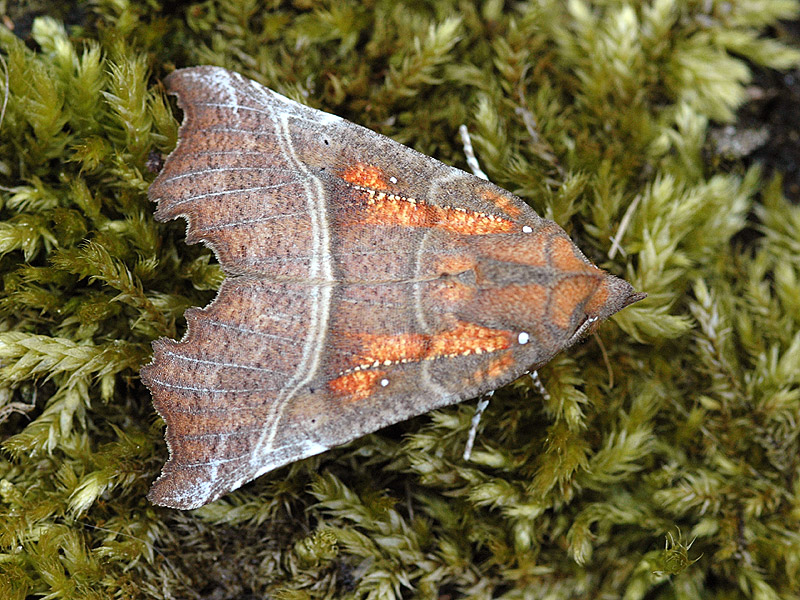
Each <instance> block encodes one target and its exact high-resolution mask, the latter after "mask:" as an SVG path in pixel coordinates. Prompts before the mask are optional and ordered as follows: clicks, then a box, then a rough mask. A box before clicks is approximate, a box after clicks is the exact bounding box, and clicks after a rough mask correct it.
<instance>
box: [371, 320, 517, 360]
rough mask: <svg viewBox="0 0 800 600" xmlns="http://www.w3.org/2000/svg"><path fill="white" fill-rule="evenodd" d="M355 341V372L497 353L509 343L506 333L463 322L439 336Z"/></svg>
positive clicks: (377, 336) (378, 338) (411, 336)
mask: <svg viewBox="0 0 800 600" xmlns="http://www.w3.org/2000/svg"><path fill="white" fill-rule="evenodd" d="M357 338H358V341H359V342H360V345H361V354H360V355H359V356H358V357H357V361H358V366H357V367H356V368H357V369H368V368H370V367H379V366H381V365H385V366H389V365H392V364H397V363H407V362H418V361H421V360H434V359H436V358H446V357H453V356H466V355H469V354H482V353H484V352H497V351H498V350H505V349H506V348H509V347H510V346H511V341H512V339H511V333H510V332H508V331H505V330H502V329H491V328H489V327H481V326H480V325H473V324H472V323H463V322H459V323H457V325H456V327H455V328H454V329H451V330H449V331H444V332H442V333H435V334H420V333H403V334H399V335H374V334H361V335H358V336H357Z"/></svg>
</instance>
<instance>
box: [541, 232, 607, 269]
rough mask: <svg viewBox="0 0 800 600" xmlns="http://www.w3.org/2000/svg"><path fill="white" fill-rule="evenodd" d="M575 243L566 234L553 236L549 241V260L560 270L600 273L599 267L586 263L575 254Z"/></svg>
mask: <svg viewBox="0 0 800 600" xmlns="http://www.w3.org/2000/svg"><path fill="white" fill-rule="evenodd" d="M575 250H576V248H575V245H574V244H573V243H572V242H571V241H570V239H569V238H568V237H566V236H558V237H554V238H553V239H552V240H551V242H550V261H551V263H552V265H553V266H554V267H555V268H556V269H558V270H560V271H568V272H575V271H579V272H580V271H590V272H597V273H600V272H601V271H600V269H598V268H597V267H595V266H594V265H590V264H587V263H586V262H585V261H583V260H581V258H580V257H579V256H578V255H577V254H575Z"/></svg>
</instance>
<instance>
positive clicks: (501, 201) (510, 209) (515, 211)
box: [481, 190, 522, 219]
mask: <svg viewBox="0 0 800 600" xmlns="http://www.w3.org/2000/svg"><path fill="white" fill-rule="evenodd" d="M481 197H482V198H483V199H484V200H488V201H489V202H491V203H492V204H494V205H495V206H496V207H497V208H499V209H500V210H502V211H503V212H504V213H506V214H507V215H508V216H509V217H511V218H512V219H514V218H516V217H518V216H520V214H522V211H521V210H520V209H519V207H518V206H517V205H516V204H514V203H513V202H512V201H511V200H510V199H509V198H507V197H506V196H503V195H502V194H498V193H497V192H491V191H489V190H486V191H484V192H482V193H481Z"/></svg>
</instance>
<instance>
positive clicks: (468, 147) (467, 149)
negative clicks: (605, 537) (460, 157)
mask: <svg viewBox="0 0 800 600" xmlns="http://www.w3.org/2000/svg"><path fill="white" fill-rule="evenodd" d="M458 133H460V134H461V143H462V144H464V156H466V157H467V165H469V168H470V170H471V171H472V174H473V175H475V177H480V178H481V179H484V180H485V181H489V176H488V175H487V174H486V173H484V172H483V169H481V166H480V165H479V164H478V159H477V158H475V151H474V150H473V149H472V139H470V137H469V131H468V130H467V126H466V125H459V126H458Z"/></svg>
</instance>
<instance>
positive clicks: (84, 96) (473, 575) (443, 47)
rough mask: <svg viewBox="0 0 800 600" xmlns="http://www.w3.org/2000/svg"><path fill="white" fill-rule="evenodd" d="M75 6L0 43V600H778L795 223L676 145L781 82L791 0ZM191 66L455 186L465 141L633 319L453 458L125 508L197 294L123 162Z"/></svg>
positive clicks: (445, 429)
mask: <svg viewBox="0 0 800 600" xmlns="http://www.w3.org/2000/svg"><path fill="white" fill-rule="evenodd" d="M165 6H166V3H165ZM4 8H5V5H4V4H3V3H2V2H0V9H4ZM76 9H77V10H76V11H75V14H78V15H83V18H82V19H81V18H79V19H78V21H79V22H78V23H77V24H74V25H71V26H70V27H69V28H67V27H66V26H64V25H63V24H62V22H61V21H59V20H56V19H55V18H47V17H40V18H38V19H36V20H35V21H33V23H32V27H31V28H30V38H29V39H27V40H26V41H27V42H28V44H27V45H26V44H25V43H23V42H22V41H21V40H20V39H19V38H17V37H16V36H15V35H14V33H12V32H11V31H9V30H8V29H6V28H5V27H2V26H0V55H2V56H3V58H4V59H5V62H6V63H7V70H8V87H7V88H6V85H5V83H2V82H3V81H4V79H3V78H0V85H1V86H2V89H1V90H0V91H2V92H3V93H6V92H7V94H8V103H7V106H6V110H5V113H4V115H3V120H2V123H0V276H2V286H3V287H2V289H3V292H2V294H0V436H2V442H3V449H4V453H3V456H2V458H0V597H2V598H10V599H23V598H29V597H46V598H53V599H62V598H63V599H71V598H76V599H77V598H81V599H83V598H111V597H127V598H174V597H180V598H184V597H186V598H189V597H200V598H206V597H215V598H239V597H245V596H247V595H254V596H257V597H262V596H267V595H268V596H270V597H275V598H287V599H288V598H292V599H293V598H309V599H310V598H344V597H353V598H393V597H402V598H435V597H444V596H448V595H449V596H450V597H454V598H455V597H470V598H487V599H488V598H508V599H513V598H523V597H553V598H576V597H586V598H594V597H598V596H601V595H606V596H609V597H618V596H621V597H625V598H631V599H634V598H644V597H648V598H672V597H685V598H698V597H703V598H716V597H719V598H723V597H724V598H739V597H741V598H748V597H757V598H791V597H794V596H795V595H796V593H797V589H798V588H800V534H799V533H798V531H800V508H798V507H800V495H799V494H800V487H798V484H797V481H798V480H800V479H799V478H798V475H800V473H799V472H798V471H800V463H798V458H797V457H798V449H799V448H800V444H799V443H798V435H799V432H800V429H799V428H798V425H797V424H798V422H800V369H799V368H798V365H800V266H799V265H800V263H798V261H797V260H796V257H797V256H798V255H799V254H800V241H799V240H800V209H798V207H797V206H793V205H792V204H791V203H789V202H788V201H787V200H786V199H785V198H784V197H783V196H782V194H781V181H780V177H779V176H776V177H771V178H768V179H766V180H765V178H764V177H763V175H762V173H761V170H760V169H759V168H757V167H754V168H749V169H744V168H743V167H741V166H740V165H738V164H736V163H733V162H730V161H728V162H725V164H724V165H716V164H714V161H709V160H707V145H706V138H707V132H708V128H709V123H711V122H727V121H731V120H733V119H734V117H735V113H736V110H737V109H738V108H739V107H740V106H742V104H743V103H744V102H745V100H746V98H747V94H746V89H747V85H748V83H749V80H750V66H751V65H753V64H756V65H763V66H767V67H772V68H777V69H788V68H792V67H795V66H797V64H798V62H799V61H800V53H798V51H797V50H796V49H792V48H789V47H787V46H786V45H785V44H784V43H782V42H781V41H779V40H778V39H777V38H776V37H775V36H774V35H773V34H772V33H771V32H773V31H774V30H773V29H771V28H772V27H773V26H775V25H776V23H777V22H778V20H779V19H789V18H794V17H795V16H796V15H797V13H798V4H797V2H795V1H788V0H779V1H775V0H771V1H770V2H759V1H740V2H725V3H717V2H691V1H678V0H652V1H651V2H647V3H628V2H622V1H612V2H597V3H588V2H581V1H572V2H568V3H565V2H561V1H556V0H553V1H546V2H536V3H524V2H523V3H517V4H514V5H513V6H509V5H508V4H507V3H502V2H498V1H494V0H490V1H487V2H483V3H468V2H449V1H447V0H437V1H435V2H402V3H398V2H389V1H382V0H373V1H371V2H356V1H354V0H337V2H324V3H317V2H311V1H310V0H308V1H307V0H299V1H297V2H294V3H284V2H279V1H272V2H269V1H257V0H248V1H246V2H241V1H237V2H234V1H232V0H207V1H205V2H201V3H197V4H193V5H187V6H184V7H178V8H170V9H169V10H167V9H166V8H164V7H162V6H161V4H160V3H158V2H156V1H148V2H139V3H131V2H129V1H128V0H114V1H100V2H93V3H91V4H89V5H84V4H83V3H78V4H77V5H76ZM18 14H19V13H14V15H13V16H14V18H20V17H18V16H17V15H18ZM31 48H35V50H31ZM206 63H211V64H218V65H222V66H226V67H228V68H232V69H235V70H237V71H239V72H241V73H242V74H244V75H246V76H248V77H251V78H254V79H257V80H259V81H261V82H262V83H265V84H266V85H269V86H270V87H273V88H275V89H276V90H278V91H280V92H282V93H285V94H287V95H289V96H291V97H293V98H295V99H298V100H301V101H303V102H306V103H308V104H311V105H313V106H315V107H320V108H324V109H327V110H329V111H331V112H335V113H337V114H339V115H342V116H344V117H346V118H349V119H351V120H354V121H356V122H358V123H361V124H363V125H366V126H368V127H371V128H373V129H375V130H378V131H380V132H382V133H385V134H387V135H391V136H392V137H394V138H395V139H398V140H399V141H402V142H404V143H407V144H410V145H412V146H414V147H415V148H417V149H419V150H420V151H423V152H425V153H428V154H431V155H433V156H436V157H437V158H439V159H441V160H444V161H446V162H449V163H451V164H455V165H458V166H461V167H465V164H466V163H465V158H464V156H463V150H462V147H461V142H460V141H459V138H458V135H457V129H458V126H459V125H460V124H462V123H465V124H467V126H468V127H469V130H470V132H471V134H472V139H473V142H474V144H475V151H476V154H477V156H478V159H479V160H480V162H481V166H482V168H483V169H484V170H485V171H486V172H487V173H488V174H489V176H490V177H491V178H492V180H493V181H494V182H495V183H497V184H499V185H501V186H503V187H506V188H508V189H510V190H512V191H514V192H516V193H518V194H520V195H521V196H522V197H523V198H524V199H526V200H527V201H528V202H529V203H530V204H531V205H532V206H533V207H534V208H535V209H536V210H537V211H538V212H540V213H541V214H543V215H546V216H549V217H551V218H554V219H555V220H557V221H558V222H559V223H561V224H562V225H564V227H566V228H567V229H568V230H569V231H570V233H571V235H572V236H573V237H574V238H575V239H576V241H577V242H578V244H579V246H580V247H581V248H582V249H584V250H585V251H586V253H587V254H588V255H589V256H590V258H592V259H593V260H595V261H596V262H598V263H599V264H600V265H601V266H603V267H604V268H606V269H608V270H610V271H612V272H614V273H617V274H619V275H623V276H625V277H626V278H628V279H629V280H630V281H631V282H633V283H634V285H635V286H636V287H637V289H641V290H644V291H647V292H648V294H649V297H648V299H647V300H646V301H644V302H642V303H640V304H637V305H635V306H634V307H631V308H629V309H626V310H625V311H623V312H621V313H619V314H618V315H617V316H616V317H615V318H614V321H613V322H612V323H608V324H606V325H604V326H603V327H602V328H601V329H600V332H599V336H600V340H601V342H602V346H601V345H600V343H597V342H595V341H593V340H589V342H588V343H586V344H584V345H582V346H579V347H577V348H573V349H571V350H570V351H568V352H567V353H565V354H563V355H561V356H559V357H558V358H557V359H555V360H554V361H553V362H552V363H550V364H549V365H547V366H546V367H545V368H543V369H542V370H541V373H540V374H541V376H542V379H543V381H544V383H545V386H546V388H547V391H548V393H549V397H547V398H542V396H541V395H540V394H539V393H538V392H537V391H536V389H535V387H534V386H533V384H532V383H531V382H530V381H529V380H527V379H522V380H520V381H518V382H516V383H515V384H512V385H510V386H507V387H506V388H504V389H502V390H500V391H499V392H498V393H497V394H496V395H495V397H494V399H493V401H492V404H491V405H490V407H489V409H488V410H487V413H486V414H485V416H484V419H483V421H482V425H481V427H482V428H481V432H480V434H479V437H478V440H477V445H476V448H475V451H474V452H473V459H472V461H471V462H467V463H465V462H464V461H463V460H462V459H461V458H460V457H461V452H462V451H463V445H464V442H465V440H466V431H467V429H468V428H469V422H470V419H471V416H472V411H473V408H472V406H471V403H466V404H464V405H460V406H454V407H451V408H449V409H447V410H443V411H438V412H436V413H433V414H431V415H427V416H424V417H421V418H418V419H415V420H413V421H410V422H408V423H402V424H398V425H396V426H394V427H392V428H389V429H387V430H384V431H381V432H379V433H377V434H375V435H371V436H367V437H365V438H363V439H360V440H356V441H355V442H353V443H352V444H350V445H348V446H347V447H344V448H339V449H335V450H333V451H330V452H328V453H326V454H324V455H322V456H318V457H315V458H312V459H309V460H306V461H303V462H301V463H297V464H294V465H291V466H290V467H287V468H285V469H282V470H280V471H279V472H277V473H274V474H272V475H268V476H265V477H262V478H261V479H259V480H258V481H256V482H254V483H253V484H250V485H248V486H246V487H245V488H244V489H242V490H239V491H237V492H235V493H233V494H230V495H229V496H227V497H225V498H223V499H222V500H220V501H218V502H216V503H214V504H212V505H209V506H206V507H203V508H201V509H198V510H196V511H193V512H191V513H179V512H176V511H170V510H163V509H157V508H155V507H153V506H152V505H150V504H149V503H148V502H147V501H146V499H145V497H144V496H145V493H146V491H147V488H148V486H149V484H150V482H151V481H152V480H153V479H154V477H155V476H156V475H157V473H158V470H159V468H160V466H161V464H162V462H163V460H164V458H165V456H166V449H165V447H164V444H163V441H162V426H161V423H160V422H159V421H158V420H157V417H156V415H155V413H154V411H153V409H152V405H151V403H150V397H149V394H148V393H147V391H146V390H145V389H144V388H143V387H142V386H141V384H140V383H139V380H138V369H139V367H140V366H141V365H142V364H144V363H146V362H147V361H148V359H149V356H150V342H151V340H152V339H154V338H156V337H159V336H164V335H166V336H169V337H178V336H179V335H180V334H181V333H182V331H183V329H184V321H183V317H182V315H183V312H184V310H185V309H186V308H187V307H189V306H198V305H205V304H206V303H207V302H208V301H209V300H210V299H211V298H212V297H213V294H214V290H216V289H217V287H218V286H219V284H220V281H221V272H220V269H219V267H218V266H217V265H216V264H215V263H214V261H213V258H212V257H211V253H210V251H208V250H207V249H205V248H202V247H198V246H187V245H185V243H184V240H183V230H184V225H183V223H181V222H177V223H169V224H166V225H162V224H157V223H156V222H155V221H154V220H153V217H152V208H153V207H152V206H150V205H149V203H148V201H147V198H146V190H147V187H148V185H149V183H150V181H152V179H153V177H154V173H153V170H152V168H151V167H149V164H148V159H150V158H151V153H153V152H155V153H167V152H169V151H170V150H171V149H172V148H173V147H174V144H175V142H176V137H177V123H178V118H179V115H178V112H177V111H176V110H175V109H174V108H173V104H172V103H171V101H170V100H169V99H167V98H166V97H165V95H164V93H163V88H162V87H161V86H160V85H159V79H160V77H162V76H163V75H165V74H166V73H167V72H168V71H169V70H171V69H172V68H173V67H174V66H187V65H192V64H206ZM623 223H624V226H623ZM603 348H604V349H605V354H606V355H607V360H606V359H605V358H604V351H603Z"/></svg>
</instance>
